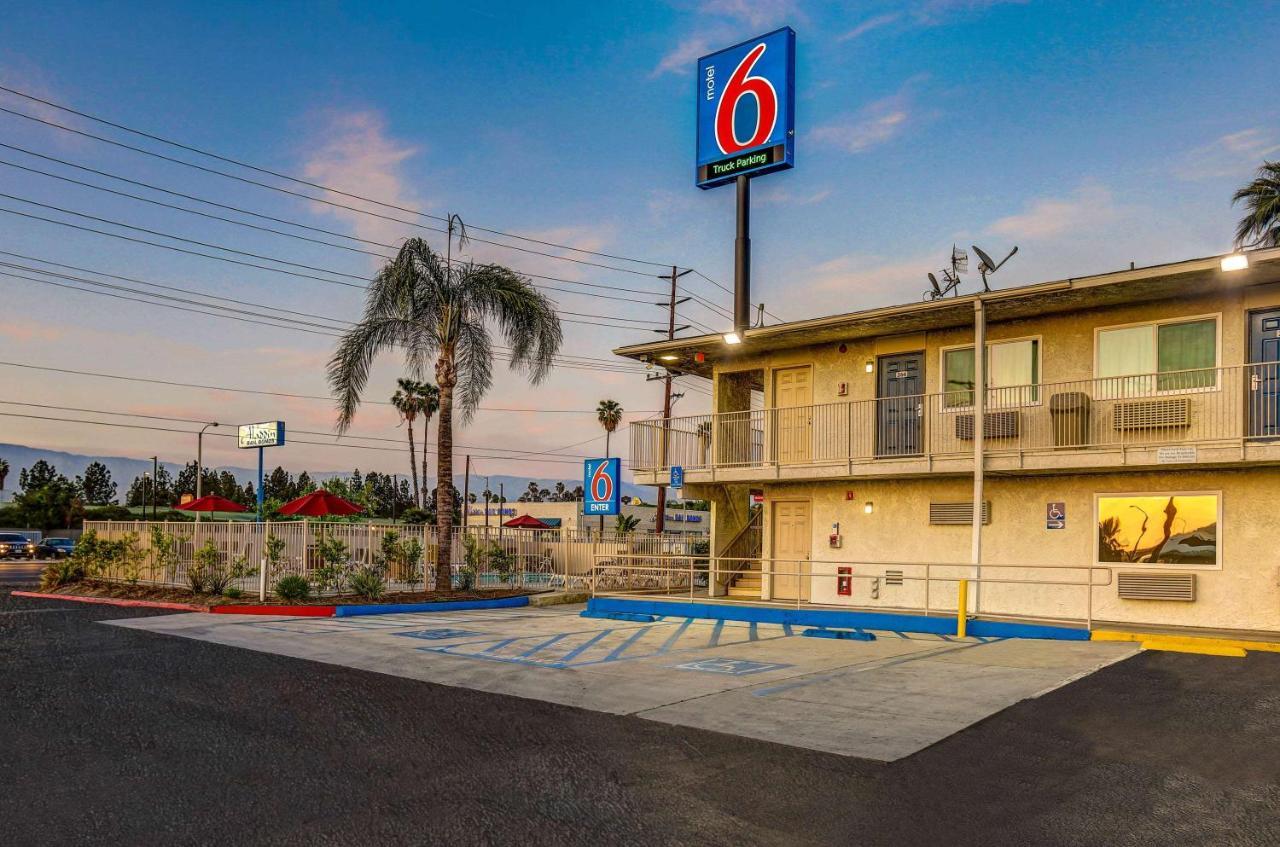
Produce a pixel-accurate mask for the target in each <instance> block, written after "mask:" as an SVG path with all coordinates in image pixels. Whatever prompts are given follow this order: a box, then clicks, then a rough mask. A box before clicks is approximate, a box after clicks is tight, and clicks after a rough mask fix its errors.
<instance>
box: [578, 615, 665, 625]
mask: <svg viewBox="0 0 1280 847" xmlns="http://www.w3.org/2000/svg"><path fill="white" fill-rule="evenodd" d="M579 617H584V618H607V619H608V620H611V621H630V622H632V623H653V622H654V621H656V620H657V619H658V616H657V615H635V614H632V613H631V612H606V613H605V614H603V615H588V614H587V613H586V612H582V613H581V614H580V615H579Z"/></svg>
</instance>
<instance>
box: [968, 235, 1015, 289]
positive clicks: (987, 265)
mask: <svg viewBox="0 0 1280 847" xmlns="http://www.w3.org/2000/svg"><path fill="white" fill-rule="evenodd" d="M973 252H975V253H977V254H978V258H979V259H981V260H982V261H981V264H979V265H978V273H980V274H982V290H983V291H990V290H991V286H989V285H987V277H988V276H990V275H991V274H993V273H995V272H996V271H998V270H1000V268H1002V267H1003V266H1004V263H1005V262H1007V261H1009V260H1010V259H1011V258H1013V254H1014V253H1017V252H1018V248H1017V247H1016V246H1015V247H1014V248H1013V249H1012V250H1010V251H1009V255H1008V256H1005V257H1004V258H1003V259H1001V260H1000V261H998V262H994V261H992V260H991V257H990V256H988V255H987V254H986V252H985V251H984V250H983V249H982V248H981V247H979V246H978V245H976V244H975V245H973Z"/></svg>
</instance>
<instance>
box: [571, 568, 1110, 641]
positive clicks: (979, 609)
mask: <svg viewBox="0 0 1280 847" xmlns="http://www.w3.org/2000/svg"><path fill="white" fill-rule="evenodd" d="M751 561H752V563H754V562H756V561H760V564H761V569H760V570H759V571H754V570H751V571H744V570H742V569H741V568H742V565H743V564H746V562H745V561H744V560H742V559H726V558H722V557H712V558H710V559H708V558H705V557H704V558H701V559H698V558H696V557H692V556H666V557H658V556H601V557H599V558H598V559H597V561H596V566H595V568H594V570H593V572H592V579H591V583H590V590H591V595H592V596H593V597H603V596H615V597H635V596H645V597H651V598H652V597H663V598H666V599H673V600H687V601H690V602H694V601H696V602H699V603H704V602H711V603H725V604H731V605H732V604H739V605H741V604H749V605H750V604H763V605H769V606H786V607H788V608H804V607H810V606H812V607H823V608H843V609H850V608H852V609H857V610H859V611H877V612H899V613H911V614H922V615H925V616H926V617H927V616H934V615H944V616H955V615H956V614H957V613H958V611H959V609H960V605H959V601H960V600H961V599H963V600H964V608H965V609H966V614H967V615H968V616H977V617H982V618H988V619H1002V618H1003V619H1009V618H1014V619H1019V620H1022V619H1030V620H1037V621H1043V622H1045V623H1072V624H1082V625H1084V626H1085V627H1087V628H1092V626H1093V607H1094V602H1093V601H1094V598H1093V590H1094V589H1095V588H1102V587H1106V586H1109V585H1111V584H1112V579H1113V572H1112V569H1111V568H1109V567H1103V566H1099V565H1043V564H1036V565H1033V564H998V565H997V564H984V565H982V566H981V567H980V568H977V569H975V567H974V566H973V565H970V564H960V563H955V562H868V561H856V562H855V561H852V560H851V561H810V560H801V559H764V560H759V559H753V560H751ZM845 570H847V572H842V571H845ZM723 574H735V575H741V574H749V575H752V576H758V577H759V578H760V580H761V587H760V595H759V596H758V597H755V596H752V597H744V596H741V595H737V596H729V595H722V594H719V593H718V591H719V590H720V588H719V587H717V580H716V578H717V576H718V575H723ZM962 584H963V585H964V588H961V585H962ZM708 586H712V588H711V589H710V590H708ZM784 595H785V596H784Z"/></svg>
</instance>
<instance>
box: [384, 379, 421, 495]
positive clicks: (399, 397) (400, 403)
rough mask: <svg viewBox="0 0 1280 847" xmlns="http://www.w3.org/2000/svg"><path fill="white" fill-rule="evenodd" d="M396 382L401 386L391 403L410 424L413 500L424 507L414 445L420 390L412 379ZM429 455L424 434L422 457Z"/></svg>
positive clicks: (403, 420) (410, 474)
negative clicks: (414, 427) (419, 487)
mask: <svg viewBox="0 0 1280 847" xmlns="http://www.w3.org/2000/svg"><path fill="white" fill-rule="evenodd" d="M396 384H397V385H399V386H400V387H399V388H397V389H396V393H395V394H392V395H391V405H392V406H395V409H396V411H397V412H399V413H400V420H401V421H402V422H404V423H407V424H408V427H406V430H407V431H408V433H409V476H410V477H411V478H412V479H413V502H414V505H416V506H418V507H419V508H421V507H422V495H421V494H420V493H419V491H418V454H417V451H415V450H414V446H413V422H414V420H416V419H417V417H418V402H419V401H418V392H417V383H415V382H414V381H413V380H411V379H405V378H404V377H400V379H398V380H396ZM426 456H427V442H426V437H425V436H423V441H422V457H423V459H424V460H425V459H426Z"/></svg>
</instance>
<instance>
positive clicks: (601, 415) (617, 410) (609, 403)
mask: <svg viewBox="0 0 1280 847" xmlns="http://www.w3.org/2000/svg"><path fill="white" fill-rule="evenodd" d="M596 420H598V421H600V426H602V427H604V455H605V457H606V458H608V456H609V436H610V435H612V434H613V431H614V430H615V429H617V428H618V424H620V423H622V407H621V406H620V405H618V401H617V400H601V401H600V405H599V406H596Z"/></svg>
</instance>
